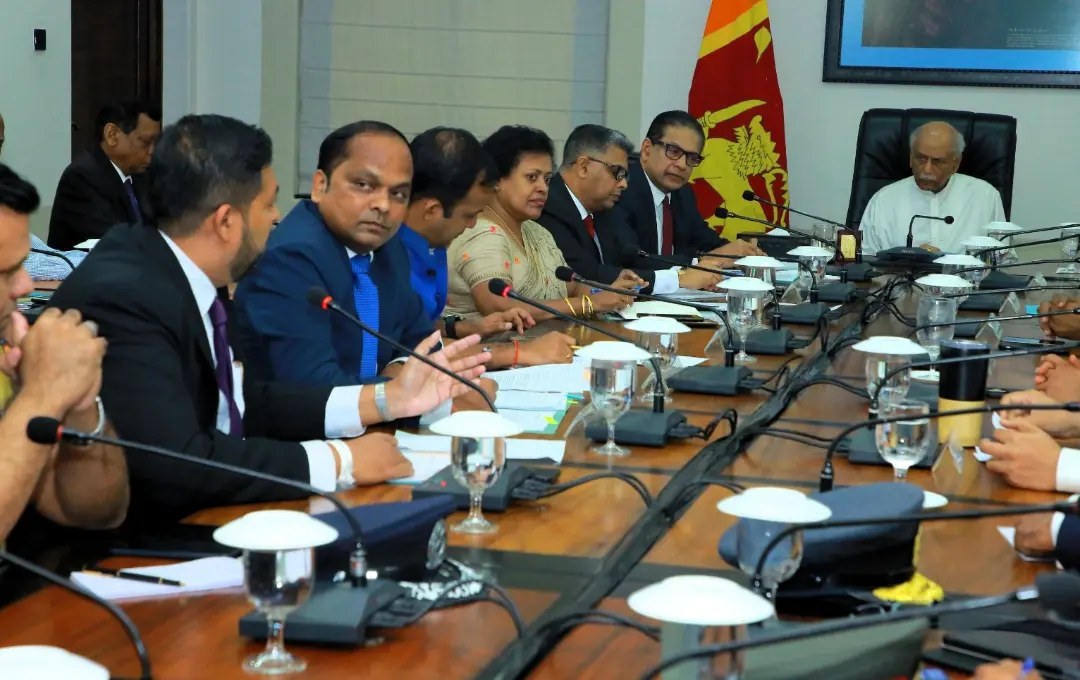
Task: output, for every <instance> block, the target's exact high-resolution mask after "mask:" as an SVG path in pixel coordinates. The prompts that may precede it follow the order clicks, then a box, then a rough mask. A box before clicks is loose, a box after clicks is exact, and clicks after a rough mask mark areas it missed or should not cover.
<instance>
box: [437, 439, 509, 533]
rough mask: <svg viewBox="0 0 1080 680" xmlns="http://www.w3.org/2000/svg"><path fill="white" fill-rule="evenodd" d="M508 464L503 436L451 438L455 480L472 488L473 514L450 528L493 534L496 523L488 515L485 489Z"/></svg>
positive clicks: (464, 531) (470, 489) (493, 482)
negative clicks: (484, 506) (489, 519)
mask: <svg viewBox="0 0 1080 680" xmlns="http://www.w3.org/2000/svg"><path fill="white" fill-rule="evenodd" d="M505 466H506V439H505V438H503V437H475V438H474V437H451V438H450V469H451V470H452V471H453V473H454V479H456V480H457V481H458V482H460V483H461V485H462V486H464V487H465V488H466V489H468V490H469V515H468V517H466V518H465V519H463V520H461V521H460V522H458V523H457V524H454V525H452V526H451V527H450V530H451V531H456V532H458V533H462V534H490V533H494V531H495V529H496V526H495V525H494V524H492V523H491V522H489V521H488V520H487V519H485V518H484V512H483V509H482V508H481V505H482V503H483V499H484V491H486V490H487V489H489V488H491V486H492V485H493V484H495V482H497V481H498V480H499V475H500V474H502V471H503V468H504V467H505Z"/></svg>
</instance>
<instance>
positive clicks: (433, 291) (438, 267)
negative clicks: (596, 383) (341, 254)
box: [398, 127, 574, 368]
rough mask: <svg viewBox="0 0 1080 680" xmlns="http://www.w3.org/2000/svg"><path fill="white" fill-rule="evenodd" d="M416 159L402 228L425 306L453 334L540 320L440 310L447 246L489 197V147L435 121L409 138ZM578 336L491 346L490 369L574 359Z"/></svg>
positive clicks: (515, 312) (518, 312)
mask: <svg viewBox="0 0 1080 680" xmlns="http://www.w3.org/2000/svg"><path fill="white" fill-rule="evenodd" d="M409 148H410V150H411V151H412V159H413V182H412V195H411V196H410V197H409V208H408V210H407V211H406V213H405V223H403V224H402V225H401V229H400V230H399V231H398V238H399V239H401V242H402V244H403V245H404V246H405V250H406V251H407V252H408V254H409V263H410V280H411V283H412V288H413V290H415V291H416V292H417V294H419V295H420V300H421V302H423V304H424V312H425V313H426V314H427V316H428V318H430V319H431V320H433V321H435V320H440V321H441V323H442V325H443V333H444V335H446V336H447V337H450V338H458V337H464V336H467V335H472V334H477V335H480V336H481V337H487V336H489V335H493V334H495V333H501V332H503V331H508V330H510V329H511V328H515V327H516V329H517V330H518V331H519V332H521V331H523V330H524V329H525V328H528V327H531V326H533V325H535V323H536V322H535V321H534V320H533V318H532V315H531V314H529V313H528V312H526V311H525V310H524V309H521V308H514V309H510V310H507V311H504V312H495V313H494V314H489V315H488V316H485V317H482V318H477V319H461V318H458V317H454V316H446V317H443V316H442V312H443V309H444V307H445V305H446V293H447V286H448V276H449V272H448V270H447V262H446V247H447V246H449V245H450V243H451V242H453V240H454V239H455V238H457V237H458V236H460V235H461V234H462V233H463V232H464V231H465V230H466V229H468V228H470V227H473V226H475V225H476V218H477V216H478V215H479V214H480V210H481V209H482V208H483V207H484V206H485V205H487V204H488V203H490V202H491V200H492V193H493V191H492V185H493V184H494V182H495V178H494V174H495V171H494V168H493V167H490V159H489V158H488V155H487V152H485V151H484V149H483V147H481V146H480V142H479V141H478V140H477V139H476V137H474V136H473V135H472V134H471V133H469V132H467V131H465V130H459V129H455V128H445V127H437V128H432V129H430V130H427V131H426V132H421V133H420V134H419V135H417V136H416V137H415V138H414V139H413V140H412V142H410V143H409ZM573 343H574V340H573V338H571V337H570V336H568V335H565V334H563V333H558V332H551V333H547V334H545V335H544V336H542V337H540V338H536V339H534V340H528V341H523V342H514V343H496V344H492V345H489V346H488V348H489V349H490V351H491V360H490V361H489V362H488V364H487V365H488V367H489V368H500V367H507V366H535V365H538V364H551V363H563V362H567V361H569V360H570V359H569V355H570V354H571V348H572V345H573Z"/></svg>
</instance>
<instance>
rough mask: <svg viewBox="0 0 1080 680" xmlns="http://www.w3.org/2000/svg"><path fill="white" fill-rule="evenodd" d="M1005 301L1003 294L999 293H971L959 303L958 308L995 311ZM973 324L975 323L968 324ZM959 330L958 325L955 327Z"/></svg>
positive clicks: (974, 310) (970, 310)
mask: <svg viewBox="0 0 1080 680" xmlns="http://www.w3.org/2000/svg"><path fill="white" fill-rule="evenodd" d="M1004 303H1005V294H1004V293H1000V294H997V295H972V296H970V297H968V299H967V300H964V302H963V303H962V304H961V305H960V310H961V311H964V312H996V311H997V310H999V309H1001V305H1003V304H1004ZM968 325H969V326H973V325H975V324H968ZM956 329H957V330H960V326H957V327H956Z"/></svg>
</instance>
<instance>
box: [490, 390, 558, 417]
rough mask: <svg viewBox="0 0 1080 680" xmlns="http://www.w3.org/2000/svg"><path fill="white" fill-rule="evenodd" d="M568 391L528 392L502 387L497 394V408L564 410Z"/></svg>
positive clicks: (504, 409)
mask: <svg viewBox="0 0 1080 680" xmlns="http://www.w3.org/2000/svg"><path fill="white" fill-rule="evenodd" d="M566 395H567V393H566V392H526V391H523V390H503V389H500V390H499V391H498V393H497V394H496V395H495V408H497V409H499V412H500V413H504V412H505V411H508V410H512V411H556V412H558V411H563V410H565V409H566Z"/></svg>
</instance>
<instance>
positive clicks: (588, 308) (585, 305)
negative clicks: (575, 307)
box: [581, 295, 596, 319]
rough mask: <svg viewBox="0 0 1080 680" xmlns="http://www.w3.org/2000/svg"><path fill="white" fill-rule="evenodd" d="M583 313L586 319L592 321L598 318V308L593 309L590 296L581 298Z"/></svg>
mask: <svg viewBox="0 0 1080 680" xmlns="http://www.w3.org/2000/svg"><path fill="white" fill-rule="evenodd" d="M581 313H582V314H584V315H585V318H587V319H591V318H593V317H594V316H596V308H595V307H593V303H592V300H591V299H589V296H588V295H582V296H581Z"/></svg>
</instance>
